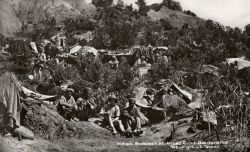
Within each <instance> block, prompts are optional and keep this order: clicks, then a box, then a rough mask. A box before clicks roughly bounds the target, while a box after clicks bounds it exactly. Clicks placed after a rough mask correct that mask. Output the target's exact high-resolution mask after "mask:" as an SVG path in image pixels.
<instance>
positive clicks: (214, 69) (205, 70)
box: [201, 65, 219, 76]
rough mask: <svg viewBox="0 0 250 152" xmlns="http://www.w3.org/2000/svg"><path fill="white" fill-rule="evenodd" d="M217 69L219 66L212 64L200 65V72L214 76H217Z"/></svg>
mask: <svg viewBox="0 0 250 152" xmlns="http://www.w3.org/2000/svg"><path fill="white" fill-rule="evenodd" d="M218 70H219V68H218V67H216V66H213V65H202V67H201V73H210V74H213V75H215V76H219V74H218Z"/></svg>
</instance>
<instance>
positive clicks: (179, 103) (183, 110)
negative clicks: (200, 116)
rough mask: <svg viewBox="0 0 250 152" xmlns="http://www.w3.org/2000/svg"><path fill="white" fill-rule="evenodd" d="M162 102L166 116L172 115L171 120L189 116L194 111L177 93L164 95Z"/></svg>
mask: <svg viewBox="0 0 250 152" xmlns="http://www.w3.org/2000/svg"><path fill="white" fill-rule="evenodd" d="M162 104H163V108H164V109H165V111H166V116H169V115H172V117H171V120H178V119H180V118H184V117H188V116H190V115H192V113H193V112H192V110H191V109H190V108H189V107H188V105H187V103H186V102H185V101H184V100H183V99H181V98H179V97H178V96H176V95H164V98H163V103H162Z"/></svg>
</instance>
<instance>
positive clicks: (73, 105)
mask: <svg viewBox="0 0 250 152" xmlns="http://www.w3.org/2000/svg"><path fill="white" fill-rule="evenodd" d="M73 94H74V89H72V88H67V89H66V90H60V91H59V96H58V99H57V102H56V107H57V110H58V112H59V114H60V115H62V116H63V117H64V118H65V119H66V120H68V121H79V120H80V121H88V119H89V118H90V116H91V115H92V114H93V112H94V110H95V108H96V104H95V102H94V100H93V98H91V97H89V96H88V97H86V98H85V99H83V98H81V97H78V98H77V100H75V98H74V96H73ZM88 94H89V93H88Z"/></svg>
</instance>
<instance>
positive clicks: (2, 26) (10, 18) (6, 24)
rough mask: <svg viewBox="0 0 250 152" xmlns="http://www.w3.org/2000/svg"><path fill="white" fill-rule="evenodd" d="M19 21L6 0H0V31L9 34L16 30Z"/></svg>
mask: <svg viewBox="0 0 250 152" xmlns="http://www.w3.org/2000/svg"><path fill="white" fill-rule="evenodd" d="M20 28H21V22H20V20H19V19H18V17H17V16H16V14H15V12H14V10H13V9H12V7H11V5H10V3H9V1H8V0H0V33H1V34H3V35H5V36H10V35H12V34H13V33H15V32H18V31H19V29H20Z"/></svg>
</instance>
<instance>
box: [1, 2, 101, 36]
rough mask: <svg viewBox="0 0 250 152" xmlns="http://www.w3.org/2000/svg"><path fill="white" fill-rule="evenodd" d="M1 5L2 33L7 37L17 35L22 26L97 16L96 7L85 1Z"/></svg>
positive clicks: (4, 3)
mask: <svg viewBox="0 0 250 152" xmlns="http://www.w3.org/2000/svg"><path fill="white" fill-rule="evenodd" d="M0 4H1V6H0V8H1V9H0V33H1V34H3V35H5V36H10V35H13V34H14V33H16V32H17V31H18V30H20V28H21V25H27V24H29V25H30V24H37V23H39V22H40V21H44V20H51V19H53V18H54V19H55V20H56V21H57V22H60V21H63V20H65V19H67V18H77V17H79V16H90V17H91V16H94V15H95V14H96V8H95V6H94V5H92V4H89V3H87V2H86V1H85V0H10V1H8V0H1V1H0Z"/></svg>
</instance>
